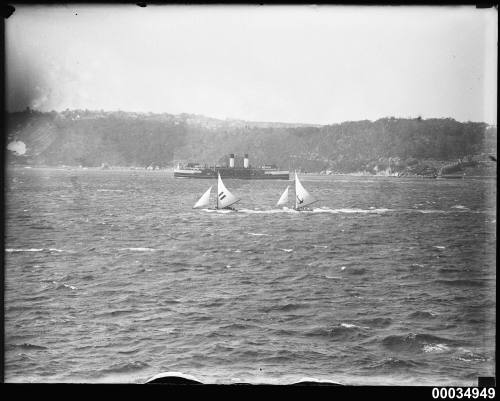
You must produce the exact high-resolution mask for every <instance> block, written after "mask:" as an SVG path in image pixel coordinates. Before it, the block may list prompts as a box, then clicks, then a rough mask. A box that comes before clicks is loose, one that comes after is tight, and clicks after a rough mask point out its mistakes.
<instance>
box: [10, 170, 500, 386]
mask: <svg viewBox="0 0 500 401" xmlns="http://www.w3.org/2000/svg"><path fill="white" fill-rule="evenodd" d="M302 181H303V184H304V186H305V187H306V188H307V189H308V190H309V191H310V192H311V193H313V194H314V195H315V196H316V197H318V198H320V199H321V201H320V202H318V204H317V207H316V208H315V209H314V210H313V211H311V212H304V213H297V212H294V211H290V210H288V211H286V210H285V211H283V210H278V209H276V208H275V207H274V206H273V205H274V204H275V203H276V201H277V199H278V198H279V196H280V195H281V192H282V191H283V189H284V187H285V186H286V182H284V181H275V182H271V181H238V180H227V181H226V182H225V183H226V186H227V187H228V188H229V189H230V190H231V191H232V192H233V193H235V194H236V195H238V196H240V197H241V198H242V199H243V201H242V202H241V203H240V204H239V206H238V208H239V211H238V212H236V213H235V212H230V213H227V212H223V211H199V210H192V209H191V207H192V205H193V204H194V203H195V202H196V200H197V199H198V197H199V196H201V194H202V193H203V192H204V191H205V190H206V189H207V188H208V186H209V185H211V184H215V180H214V181H213V182H211V181H204V180H179V179H177V180H176V179H174V178H173V177H172V176H171V173H168V172H146V171H93V170H57V169H13V170H9V171H8V175H7V193H6V206H7V210H6V237H5V248H6V252H5V258H6V260H5V263H6V264H5V336H6V338H5V378H6V381H12V382H13V381H16V382H17V381H44V382H46V381H71V382H73V381H79V382H81V381H88V382H100V381H104V382H117V381H118V382H142V381H144V380H146V379H147V378H149V377H151V376H153V375H155V374H157V373H159V372H162V371H180V372H184V373H186V374H190V375H193V376H195V377H198V378H199V379H201V380H204V381H207V382H217V383H230V382H236V381H239V382H241V381H246V382H254V383H255V382H269V383H280V382H281V383H283V382H289V381H293V380H298V379H301V378H303V377H312V378H316V379H328V380H333V381H336V382H339V383H346V384H430V385H432V384H456V385H476V384H477V377H478V376H493V375H494V374H495V372H494V364H495V362H494V349H495V309H496V303H495V286H496V284H495V283H496V266H495V252H496V251H495V246H496V180H484V179H483V180H476V179H465V180H430V179H417V178H415V179H411V178H404V179H403V178H393V177H387V178H383V177H345V176H344V177H342V176H337V177H332V176H329V177H307V176H305V177H303V179H302ZM212 196H214V194H213V195H212ZM214 199H215V198H214ZM214 201H215V200H214Z"/></svg>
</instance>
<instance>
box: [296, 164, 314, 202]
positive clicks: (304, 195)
mask: <svg viewBox="0 0 500 401" xmlns="http://www.w3.org/2000/svg"><path fill="white" fill-rule="evenodd" d="M314 202H316V199H315V198H314V196H312V195H311V194H310V193H309V192H307V190H306V189H305V188H304V187H303V186H302V183H301V182H300V180H299V177H298V176H297V172H295V209H300V208H303V207H306V206H308V205H310V204H312V203H314Z"/></svg>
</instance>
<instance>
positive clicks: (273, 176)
mask: <svg viewBox="0 0 500 401" xmlns="http://www.w3.org/2000/svg"><path fill="white" fill-rule="evenodd" d="M218 174H220V176H221V178H234V179H242V180H288V179H289V178H290V172H289V171H288V170H281V169H279V168H278V167H277V166H276V165H274V164H265V165H263V166H260V167H252V166H251V165H250V161H249V158H248V154H246V153H245V155H244V157H243V165H236V163H235V155H234V153H231V154H230V155H229V163H226V164H225V165H217V164H216V165H214V166H207V165H203V166H202V165H201V164H199V163H187V164H186V165H181V164H178V165H177V167H175V168H174V177H175V178H217V175H218Z"/></svg>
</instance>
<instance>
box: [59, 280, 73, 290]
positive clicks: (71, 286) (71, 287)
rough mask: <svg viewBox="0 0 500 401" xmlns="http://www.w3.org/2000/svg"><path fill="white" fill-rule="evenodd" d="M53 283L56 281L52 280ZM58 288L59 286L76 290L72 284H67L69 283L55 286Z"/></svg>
mask: <svg viewBox="0 0 500 401" xmlns="http://www.w3.org/2000/svg"><path fill="white" fill-rule="evenodd" d="M54 284H57V282H56V281H54ZM57 288H58V289H59V288H69V289H70V290H77V289H78V288H76V287H75V286H74V285H69V284H64V283H63V284H62V285H60V286H58V287H57Z"/></svg>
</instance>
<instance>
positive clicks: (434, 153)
mask: <svg viewBox="0 0 500 401" xmlns="http://www.w3.org/2000/svg"><path fill="white" fill-rule="evenodd" d="M7 117H8V118H7V133H8V143H9V142H12V141H22V142H23V143H24V144H25V145H26V153H25V154H24V155H22V156H21V155H15V154H14V152H10V151H9V153H8V161H10V162H16V163H28V164H37V165H61V164H64V165H74V166H79V165H81V166H89V167H92V166H101V165H102V164H104V163H107V164H109V165H111V166H140V167H144V166H148V165H151V164H153V165H157V166H160V167H166V166H171V165H173V164H174V163H175V162H176V161H190V160H191V161H198V162H200V163H209V164H212V163H215V162H217V161H219V160H220V159H221V157H224V156H225V155H227V154H229V153H235V154H237V155H240V156H241V155H243V154H244V153H248V154H249V155H250V163H251V164H252V165H261V164H276V165H278V166H280V167H282V168H291V169H301V170H303V171H317V172H320V171H331V172H338V173H351V172H362V171H366V172H368V173H371V174H394V173H395V172H404V171H407V172H408V171H411V170H412V169H413V170H414V171H416V170H418V168H419V167H418V166H420V167H422V163H423V161H427V162H425V163H429V162H428V161H437V160H439V161H441V164H438V165H436V166H435V167H436V169H437V168H438V167H440V166H442V165H444V164H446V163H447V164H452V163H456V162H457V161H458V159H463V158H464V157H466V156H468V157H471V156H473V155H475V157H476V158H477V157H479V158H482V159H484V161H488V160H489V161H490V162H492V161H491V159H489V158H488V155H494V156H496V127H488V126H487V125H486V124H484V123H474V122H467V123H460V122H457V121H455V120H453V119H428V120H423V119H396V118H383V119H379V120H377V121H374V122H371V121H367V120H365V121H355V122H344V123H342V124H334V125H326V126H318V125H300V124H285V123H264V122H246V121H240V120H217V119H213V118H207V117H203V116H195V115H190V114H181V115H171V114H152V113H128V112H102V111H101V112H96V111H86V110H85V111H84V110H73V111H69V110H67V111H65V112H60V113H57V112H50V113H41V112H37V111H30V110H26V111H24V112H19V113H10V114H8V116H7ZM481 155H482V156H481ZM478 161H480V160H478ZM492 163H493V162H492ZM431 164H432V163H431Z"/></svg>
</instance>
